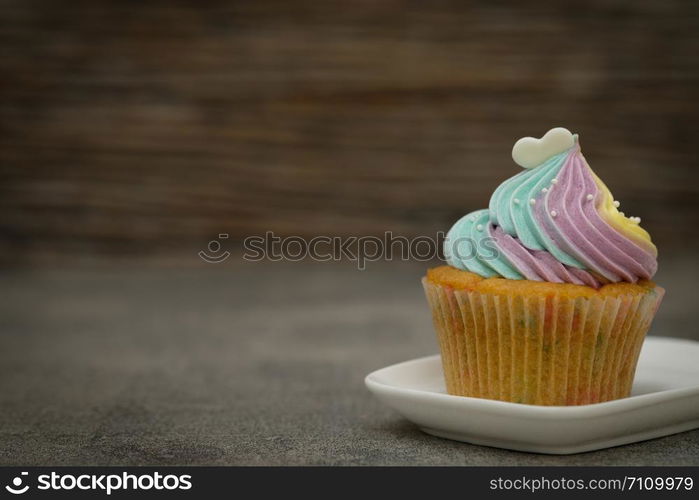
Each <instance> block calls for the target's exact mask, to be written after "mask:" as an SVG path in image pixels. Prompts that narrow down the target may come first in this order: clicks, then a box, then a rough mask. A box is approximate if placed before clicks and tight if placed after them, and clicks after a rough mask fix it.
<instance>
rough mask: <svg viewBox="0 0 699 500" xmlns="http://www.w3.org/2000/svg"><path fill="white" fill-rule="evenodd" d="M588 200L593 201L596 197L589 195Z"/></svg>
mask: <svg viewBox="0 0 699 500" xmlns="http://www.w3.org/2000/svg"><path fill="white" fill-rule="evenodd" d="M586 198H587V201H592V200H593V199H594V198H595V197H594V196H592V194H588V195H587V196H586Z"/></svg>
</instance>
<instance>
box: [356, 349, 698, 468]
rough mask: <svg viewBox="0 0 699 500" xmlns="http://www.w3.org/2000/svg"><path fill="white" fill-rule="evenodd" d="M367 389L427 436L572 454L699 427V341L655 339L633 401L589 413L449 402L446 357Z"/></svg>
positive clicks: (590, 408)
mask: <svg viewBox="0 0 699 500" xmlns="http://www.w3.org/2000/svg"><path fill="white" fill-rule="evenodd" d="M365 382H366V386H367V387H368V388H369V390H370V391H371V392H372V393H374V394H375V395H376V397H378V398H379V399H380V400H381V401H382V402H384V403H385V404H387V405H388V406H390V407H391V408H393V409H394V410H396V411H397V412H398V413H400V414H401V415H403V416H404V417H405V418H407V419H408V420H410V421H412V422H414V423H415V424H417V425H418V426H419V427H420V428H421V429H422V430H423V431H425V432H427V433H428V434H432V435H434V436H439V437H443V438H448V439H455V440H457V441H465V442H468V443H474V444H480V445H485V446H495V447H498V448H508V449H512V450H520V451H530V452H536V453H553V454H561V455H564V454H570V453H580V452H585V451H592V450H598V449H601V448H609V447H611V446H619V445H622V444H628V443H633V442H636V441H643V440H645V439H652V438H656V437H660V436H667V435H668V434H675V433H677V432H682V431H687V430H690V429H694V428H696V427H699V342H694V341H691V340H683V339H673V338H667V337H648V338H647V339H646V341H645V342H644V344H643V349H642V351H641V357H640V359H639V363H638V368H637V370H636V378H635V380H634V385H633V391H632V393H631V396H630V397H628V398H625V399H618V400H616V401H608V402H605V403H597V404H591V405H582V406H534V405H524V404H517V403H507V402H504V401H494V400H489V399H480V398H467V397H462V396H450V395H448V394H446V390H445V388H444V378H443V375H442V366H441V361H440V357H439V356H438V355H436V356H429V357H426V358H420V359H415V360H412V361H406V362H404V363H399V364H397V365H393V366H389V367H386V368H382V369H381V370H377V371H375V372H373V373H370V374H369V375H367V377H366V380H365Z"/></svg>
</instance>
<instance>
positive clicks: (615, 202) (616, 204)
mask: <svg viewBox="0 0 699 500" xmlns="http://www.w3.org/2000/svg"><path fill="white" fill-rule="evenodd" d="M619 205H621V203H619V202H618V201H616V200H614V206H615V207H617V208H619Z"/></svg>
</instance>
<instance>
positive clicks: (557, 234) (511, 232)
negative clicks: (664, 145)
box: [444, 128, 658, 288]
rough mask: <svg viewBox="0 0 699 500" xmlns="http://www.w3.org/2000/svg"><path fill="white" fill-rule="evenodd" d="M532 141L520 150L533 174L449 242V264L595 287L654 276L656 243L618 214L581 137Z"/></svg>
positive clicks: (503, 187)
mask: <svg viewBox="0 0 699 500" xmlns="http://www.w3.org/2000/svg"><path fill="white" fill-rule="evenodd" d="M554 132H555V133H554ZM566 133H567V134H569V135H570V137H569V138H568V137H567V136H566ZM556 134H558V135H557V137H555V138H553V139H551V140H550V141H548V142H547V138H550V137H554V136H556ZM526 140H530V142H529V143H526V141H525V139H520V141H518V143H517V144H516V145H515V149H513V158H514V159H515V161H517V162H518V163H520V165H523V166H525V167H526V169H525V170H524V171H522V172H520V173H519V174H517V175H515V176H514V177H511V178H509V179H507V180H506V181H505V182H503V183H502V184H500V186H498V188H497V189H496V190H495V192H494V193H493V195H492V196H491V198H490V203H489V205H488V208H487V209H482V210H476V211H475V212H471V213H469V214H467V215H465V216H464V217H462V218H461V219H459V220H458V221H457V222H456V224H454V226H452V228H451V229H450V230H449V232H448V233H447V236H446V239H445V241H444V255H445V257H446V259H447V262H448V263H449V264H450V265H451V266H454V267H456V268H458V269H463V270H467V271H471V272H473V273H476V274H479V275H481V276H484V277H496V276H500V277H503V278H508V279H527V280H534V281H548V282H552V283H574V284H579V285H589V286H592V287H595V288H597V287H599V286H601V285H602V284H604V283H609V282H619V281H626V282H632V283H634V282H636V281H638V280H639V279H650V278H651V277H652V276H653V275H654V274H655V271H656V270H657V267H658V264H657V250H656V248H655V245H653V243H652V242H651V239H650V236H649V235H648V233H647V232H646V231H645V230H644V229H643V228H641V227H640V224H639V223H640V219H639V218H638V217H629V218H627V217H626V216H625V215H624V214H623V212H619V211H618V210H617V208H618V206H619V203H618V202H616V201H614V198H613V197H612V194H611V192H610V191H609V189H608V188H607V186H605V185H604V183H603V182H602V181H601V180H600V179H599V178H598V177H597V176H596V175H595V173H594V172H593V171H592V169H591V168H590V166H589V165H588V163H587V161H586V160H585V157H584V156H583V155H582V153H581V151H580V144H579V142H578V137H577V135H573V134H571V133H570V132H568V131H567V130H566V129H561V128H559V129H553V130H552V131H549V133H547V134H546V135H545V136H544V137H543V138H542V139H532V138H526ZM522 141H525V142H522ZM571 144H572V145H571ZM562 147H563V148H565V149H564V150H560V149H561V148H562ZM518 148H519V149H518ZM556 149H558V151H556ZM552 153H553V154H552ZM537 155H539V156H537Z"/></svg>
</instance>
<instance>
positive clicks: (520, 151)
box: [512, 127, 575, 168]
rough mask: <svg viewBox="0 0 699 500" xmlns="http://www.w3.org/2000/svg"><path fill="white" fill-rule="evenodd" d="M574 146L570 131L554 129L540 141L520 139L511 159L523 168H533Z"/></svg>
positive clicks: (534, 138) (526, 138)
mask: <svg viewBox="0 0 699 500" xmlns="http://www.w3.org/2000/svg"><path fill="white" fill-rule="evenodd" d="M574 144H575V138H574V137H573V134H571V133H570V130H568V129H566V128H563V127H556V128H552V129H551V130H549V131H548V132H546V133H545V134H544V136H543V137H542V138H541V139H537V138H536V137H522V138H521V139H520V140H518V141H517V142H515V145H514V147H513V148H512V159H513V160H514V161H515V163H516V164H517V165H520V166H522V167H524V168H534V167H536V166H537V165H541V164H542V163H543V162H544V161H545V160H547V159H548V158H551V157H552V156H553V155H557V154H558V153H562V152H563V151H565V150H567V149H570V148H572V147H573V145H574Z"/></svg>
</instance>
